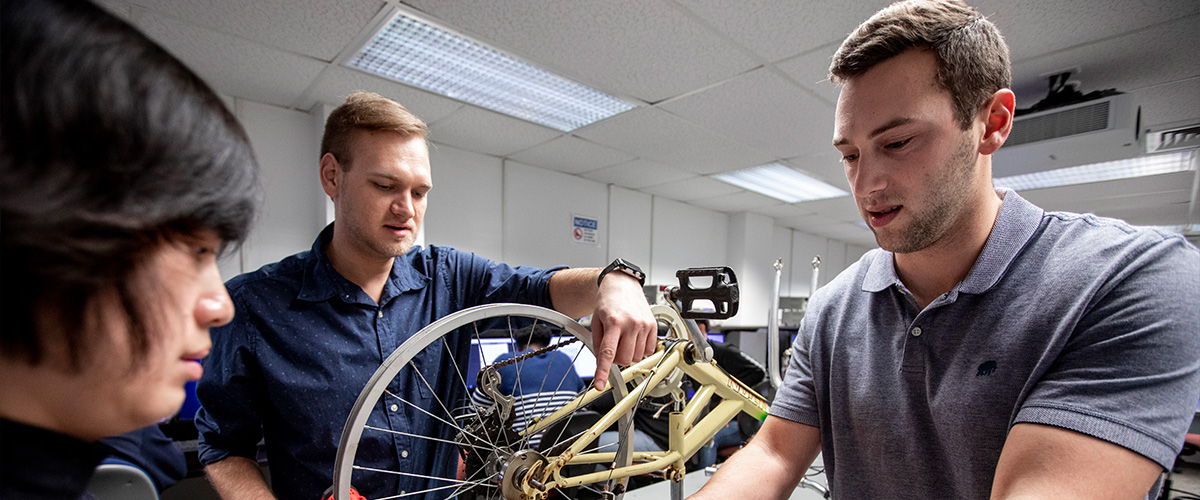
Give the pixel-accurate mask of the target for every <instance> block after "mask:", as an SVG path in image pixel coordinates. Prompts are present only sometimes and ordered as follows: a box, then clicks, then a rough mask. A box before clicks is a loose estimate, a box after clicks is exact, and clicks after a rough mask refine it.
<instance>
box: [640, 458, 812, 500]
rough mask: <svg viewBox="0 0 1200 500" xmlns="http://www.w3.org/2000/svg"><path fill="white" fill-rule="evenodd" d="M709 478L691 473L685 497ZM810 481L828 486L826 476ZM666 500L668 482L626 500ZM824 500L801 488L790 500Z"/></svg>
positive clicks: (700, 471) (684, 489)
mask: <svg viewBox="0 0 1200 500" xmlns="http://www.w3.org/2000/svg"><path fill="white" fill-rule="evenodd" d="M813 466H814V467H821V466H823V462H822V461H821V457H820V455H818V456H817V459H816V460H813ZM708 478H709V476H708V474H707V473H705V471H703V470H698V471H693V472H689V473H688V474H687V475H686V476H684V478H683V497H684V498H687V497H688V496H689V495H691V494H693V493H695V492H697V491H699V490H700V487H702V486H704V483H707V482H708ZM808 480H810V481H813V482H815V483H818V484H820V485H821V486H825V485H826V484H827V482H826V481H825V474H817V475H815V476H812V477H809V478H808ZM664 498H671V483H669V482H666V481H660V482H657V483H654V484H652V485H650V486H646V487H643V488H638V489H636V490H630V491H628V492H626V493H625V500H663V499H664ZM824 498H825V497H824V496H823V495H822V494H821V493H820V492H818V491H817V490H813V489H809V488H805V487H800V488H796V490H795V491H793V492H792V495H791V496H789V497H788V500H823V499H824Z"/></svg>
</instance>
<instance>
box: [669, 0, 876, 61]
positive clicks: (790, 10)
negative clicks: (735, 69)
mask: <svg viewBox="0 0 1200 500" xmlns="http://www.w3.org/2000/svg"><path fill="white" fill-rule="evenodd" d="M679 2H680V3H681V4H682V5H683V6H684V7H686V8H688V9H689V10H691V11H692V12H694V13H696V15H698V16H700V17H701V18H703V19H704V20H705V21H707V22H709V23H710V24H712V25H713V26H715V27H716V28H717V30H719V31H721V32H722V33H724V34H726V35H727V36H729V37H730V38H732V39H733V40H734V41H736V42H738V43H740V44H742V45H743V46H745V47H748V48H749V49H750V50H753V51H754V52H755V53H756V54H758V55H759V56H761V57H762V58H763V59H765V60H766V61H778V60H780V59H783V58H785V57H788V56H791V55H794V54H800V53H803V52H806V51H809V50H812V49H814V48H816V47H818V46H821V45H826V44H829V43H841V41H842V39H843V38H845V37H846V34H847V33H849V32H850V31H852V30H854V28H855V27H856V26H858V24H859V23H861V22H863V21H864V20H865V19H867V18H868V17H870V16H871V14H874V13H875V11H877V10H879V9H881V8H883V7H886V6H887V5H888V4H889V3H891V2H890V0H867V1H862V0H859V1H855V2H842V3H839V4H837V6H836V7H834V6H833V5H831V4H829V3H828V2H827V1H823V0H799V1H788V2H780V1H778V0H749V1H742V2H729V1H723V0H679Z"/></svg>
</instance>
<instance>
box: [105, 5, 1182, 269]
mask: <svg viewBox="0 0 1200 500" xmlns="http://www.w3.org/2000/svg"><path fill="white" fill-rule="evenodd" d="M888 3H890V0H868V1H863V0H858V1H851V2H828V1H818V0H795V1H788V2H780V1H777V0H744V1H729V0H639V1H632V2H624V1H622V2H609V1H561V0H493V1H483V2H461V1H444V0H407V1H404V2H398V0H386V1H383V0H256V1H250V2H248V1H244V0H103V1H102V4H103V5H105V6H106V7H107V8H109V9H111V10H113V11H114V12H117V13H118V14H119V15H121V16H122V17H125V18H126V19H129V20H130V21H131V22H133V23H134V24H135V25H137V26H139V27H140V28H142V29H143V30H145V31H146V32H147V34H149V35H150V36H151V37H152V38H154V39H156V40H158V41H159V42H161V43H162V44H163V45H164V46H166V47H167V49H168V50H170V51H172V52H173V53H175V54H176V55H177V56H179V57H180V59H182V60H183V61H184V62H185V63H187V64H188V65H190V66H192V67H193V68H195V69H196V70H197V72H198V73H199V74H200V75H201V76H202V77H203V78H205V79H206V80H207V81H208V82H209V83H210V84H211V85H213V86H214V87H215V88H216V89H217V90H218V91H220V92H222V93H225V94H228V95H233V96H238V97H243V98H246V99H250V100H254V101H258V102H263V103H268V104H274V105H277V106H282V107H285V108H295V109H299V110H304V111H307V110H310V109H312V108H313V106H315V105H317V104H320V103H324V104H328V105H336V104H338V103H340V102H341V100H342V99H344V97H345V95H346V94H348V93H350V92H351V91H354V90H359V89H365V90H372V91H376V92H379V93H382V94H384V95H388V96H390V97H392V98H395V99H397V100H398V101H400V102H401V103H403V104H404V105H405V106H407V107H408V108H409V109H411V110H412V111H413V112H414V113H416V114H417V115H418V116H421V117H422V118H424V119H425V120H426V121H427V122H428V123H429V124H430V128H431V131H432V134H431V139H432V140H433V141H435V142H439V143H443V144H447V145H451V146H454V147H458V148H462V149H465V150H468V151H474V152H479V153H484V154H488V155H493V156H498V157H503V158H507V159H512V160H514V161H519V162H521V163H523V164H528V165H533V166H536V167H539V168H544V169H549V170H555V171H559V172H563V173H566V174H572V175H578V176H581V177H583V178H587V179H591V180H595V181H599V182H606V183H612V184H615V185H619V186H622V187H626V188H629V189H635V190H640V191H642V192H645V193H649V194H653V195H657V196H662V197H665V198H670V199H674V200H678V201H684V202H688V203H691V204H693V205H696V206H701V207H705V208H708V209H711V210H715V211H719V212H727V213H737V212H741V211H750V212H755V213H760V214H764V215H767V216H770V217H773V218H774V219H775V221H776V223H778V224H781V225H784V226H787V227H793V228H796V229H799V230H803V231H806V232H811V233H815V234H821V235H824V236H827V237H830V238H835V239H838V240H841V241H845V242H849V243H854V244H859V245H867V246H872V245H873V244H874V241H873V238H872V236H871V233H870V231H868V230H867V229H865V228H864V227H862V226H861V225H860V224H855V222H856V221H858V220H859V215H858V212H857V209H856V208H855V206H854V203H853V201H852V200H851V199H850V198H848V197H843V198H840V199H833V200H820V201H815V202H804V203H798V204H785V203H782V202H778V201H776V200H773V199H771V198H767V197H764V196H761V195H758V194H753V193H750V192H748V191H745V190H742V189H741V188H737V187H734V186H731V185H728V184H725V183H722V182H720V181H717V180H715V179H712V178H710V177H708V176H709V175H712V174H715V173H723V172H729V171H733V170H737V169H741V168H746V167H752V166H757V165H762V164H765V163H770V162H781V163H784V164H787V165H790V166H792V167H795V168H799V169H801V170H804V171H805V172H807V173H809V174H811V175H813V176H814V177H817V178H820V179H822V180H825V181H827V182H829V183H830V184H833V185H835V186H838V187H841V188H843V189H848V184H847V183H846V180H845V177H844V174H843V172H842V168H841V166H840V164H839V163H838V160H839V158H840V155H838V154H837V152H836V151H835V150H833V148H832V147H831V146H830V136H831V134H832V128H833V111H834V106H835V105H836V101H837V93H838V90H837V88H836V86H834V85H833V84H831V83H829V82H828V81H826V72H827V68H828V65H829V58H830V56H831V55H832V53H833V51H834V50H835V49H836V48H837V45H838V43H839V42H840V41H841V40H842V38H843V37H844V36H845V35H846V34H847V33H848V32H850V31H851V30H853V29H854V27H855V26H857V25H858V23H859V22H861V21H862V20H863V19H865V18H867V17H868V16H869V15H871V14H872V13H873V12H875V11H876V10H877V9H879V8H881V7H883V6H885V5H887V4H888ZM972 3H973V4H974V5H975V6H976V7H977V8H978V9H979V10H980V11H981V12H983V13H984V14H985V15H988V16H989V18H990V19H992V20H993V21H994V22H995V23H996V24H997V25H998V26H999V27H1000V28H1001V30H1002V31H1003V32H1004V33H1005V36H1006V39H1007V40H1008V43H1009V45H1010V47H1011V49H1012V60H1013V63H1014V65H1013V68H1014V85H1013V87H1014V91H1016V93H1017V96H1018V106H1021V107H1024V106H1028V105H1031V104H1033V103H1034V102H1036V101H1037V100H1039V99H1041V98H1042V97H1043V96H1044V95H1045V92H1046V84H1045V82H1044V77H1043V76H1042V75H1044V74H1046V73H1049V72H1054V71H1058V70H1062V69H1065V68H1071V67H1077V68H1079V73H1078V74H1077V75H1075V78H1074V79H1076V80H1078V81H1079V82H1081V83H1082V88H1081V90H1082V91H1083V92H1085V93H1086V92H1090V91H1093V90H1101V89H1107V88H1115V89H1117V90H1120V91H1126V92H1131V93H1133V94H1134V97H1135V102H1136V103H1137V104H1138V105H1140V106H1141V107H1142V120H1143V125H1144V127H1147V128H1153V127H1157V126H1161V125H1165V124H1179V123H1197V122H1200V30H1197V29H1196V28H1195V27H1196V26H1197V25H1200V2H1196V1H1195V0H1140V1H1128V0H1056V1H1049V2H1047V1H1044V0H973V1H972ZM396 8H400V9H401V10H405V11H407V12H412V13H416V14H417V15H420V16H422V17H425V18H427V19H428V20H430V21H432V22H434V23H437V24H440V25H443V26H445V27H448V28H450V29H453V30H455V31H458V32H459V33H461V34H464V35H466V36H469V37H471V38H474V39H476V40H479V41H481V42H484V43H487V44H490V45H492V46H494V47H496V48H498V49H499V50H501V51H504V52H507V53H509V54H512V55H514V56H516V57H518V58H521V59H524V60H526V61H529V62H531V63H534V64H537V65H539V66H541V67H543V68H546V69H548V70H551V71H554V72H556V73H559V74H561V75H563V76H566V77H568V78H572V79H575V80H578V81H580V82H582V83H584V84H587V85H589V86H592V87H595V88H597V89H599V90H601V91H604V92H607V93H610V94H613V95H616V96H619V97H622V98H625V99H630V100H632V101H634V102H637V103H639V104H640V107H639V108H637V109H634V110H633V111H630V112H627V113H624V114H621V115H617V116H615V117H612V118H609V119H607V120H603V121H600V122H597V123H594V124H592V125H589V126H587V127H583V128H581V129H578V130H575V131H573V132H572V133H569V134H564V133H562V132H559V131H557V130H553V129H550V128H547V127H544V126H541V125H537V124H533V123H529V122H525V121H522V120H518V119H515V118H512V117H508V116H505V115H500V114H497V113H494V112H491V111H487V110H483V109H480V108H478V107H475V106H472V105H467V104H463V103H461V102H458V101H454V100H451V99H448V98H445V97H441V96H437V95H434V94H431V93H429V92H425V91H422V90H417V89H414V88H411V87H407V86H404V85H401V84H398V83H394V82H390V81H387V80H385V79H382V78H379V77H375V76H371V75H366V74H364V73H361V72H358V71H356V70H352V69H349V68H346V67H344V66H341V65H340V62H341V60H342V59H343V58H345V57H346V56H347V55H348V54H351V53H353V52H355V51H356V50H357V49H358V48H359V47H358V44H360V43H362V42H363V41H364V40H366V39H367V38H368V37H369V36H370V35H371V34H372V33H373V31H374V30H375V29H377V28H378V26H379V23H381V22H382V21H383V20H386V19H387V18H388V16H389V15H390V13H391V12H392V11H393V10H394V9H396ZM1195 177H1196V174H1195V172H1185V173H1180V174H1170V175H1168V176H1157V177H1156V178H1151V179H1132V180H1122V181H1110V182H1107V183H1098V184H1089V185H1086V186H1067V187H1062V188H1049V189H1042V190H1034V191H1029V192H1027V193H1025V195H1026V196H1027V197H1028V198H1030V199H1031V200H1035V201H1037V202H1039V203H1043V204H1045V205H1046V208H1048V209H1056V210H1071V211H1095V212H1097V213H1100V214H1101V215H1107V216H1113V217H1121V218H1126V219H1128V220H1130V222H1133V223H1139V224H1155V225H1169V224H1185V223H1192V224H1195V223H1198V222H1200V221H1196V220H1190V219H1188V217H1189V216H1190V217H1195V216H1196V215H1195V214H1196V213H1200V211H1197V210H1195V208H1194V205H1195V204H1196V203H1197V200H1196V198H1197V196H1198V195H1200V193H1196V192H1195V187H1194V184H1195V183H1194V182H1192V180H1194V179H1195ZM1189 214H1191V215H1189Z"/></svg>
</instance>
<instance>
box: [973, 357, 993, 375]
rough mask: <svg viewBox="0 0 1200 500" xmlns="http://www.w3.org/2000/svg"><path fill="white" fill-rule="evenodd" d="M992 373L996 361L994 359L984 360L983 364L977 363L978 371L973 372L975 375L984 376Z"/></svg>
mask: <svg viewBox="0 0 1200 500" xmlns="http://www.w3.org/2000/svg"><path fill="white" fill-rule="evenodd" d="M993 373H996V362H995V361H994V360H993V361H984V362H983V364H981V365H979V371H977V372H975V376H976V377H986V376H988V375H991V374H993Z"/></svg>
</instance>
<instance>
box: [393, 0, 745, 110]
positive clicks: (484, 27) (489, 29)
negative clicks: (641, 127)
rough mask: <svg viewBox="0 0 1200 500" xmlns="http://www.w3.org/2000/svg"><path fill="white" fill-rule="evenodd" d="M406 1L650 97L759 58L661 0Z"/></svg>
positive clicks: (585, 78) (577, 73) (566, 70)
mask: <svg viewBox="0 0 1200 500" xmlns="http://www.w3.org/2000/svg"><path fill="white" fill-rule="evenodd" d="M405 3H408V4H410V5H413V6H415V7H416V8H418V9H420V10H421V11H423V12H426V13H429V14H430V15H432V16H434V17H436V18H437V20H441V21H444V22H446V23H448V24H450V25H453V26H455V27H456V28H458V29H460V30H462V31H463V32H465V34H467V35H468V36H471V37H473V38H477V39H480V40H481V41H484V42H488V43H491V44H494V45H495V46H497V47H499V48H501V49H503V50H506V51H509V52H511V53H513V54H516V55H518V56H523V57H524V58H527V59H529V60H531V61H535V62H537V63H539V64H542V65H544V66H545V67H546V68H547V69H550V70H551V71H555V72H559V73H561V74H562V75H563V76H566V77H569V78H577V79H580V80H581V81H582V82H583V83H586V84H589V85H592V86H596V87H598V88H599V89H600V90H603V91H606V92H610V93H613V92H616V93H618V94H619V95H628V96H632V97H635V98H638V99H641V100H643V101H646V102H651V103H653V102H658V101H660V100H663V99H666V98H669V97H673V96H676V95H679V94H682V93H684V92H687V91H690V90H693V89H697V88H700V87H703V86H705V85H709V84H712V83H715V82H719V81H721V80H723V79H726V78H729V77H731V76H734V75H736V74H738V73H741V72H743V71H745V70H747V69H750V68H752V67H754V66H756V65H757V64H758V63H757V62H756V61H754V60H752V58H749V57H746V54H745V53H744V52H743V51H742V50H741V49H740V48H739V47H737V46H735V45H734V44H732V43H730V42H729V41H728V40H727V39H726V38H725V37H724V36H721V35H719V34H718V33H715V32H714V31H713V30H712V29H710V28H709V27H707V26H705V25H704V24H703V23H701V22H699V21H697V20H696V19H695V18H694V17H693V16H692V15H690V13H688V12H687V11H685V10H684V9H683V8H682V7H679V6H678V5H677V4H675V3H674V2H672V1H667V0H643V1H638V2H545V1H542V0H507V1H491V2H445V1H439V0H408V1H406V2H405Z"/></svg>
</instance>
